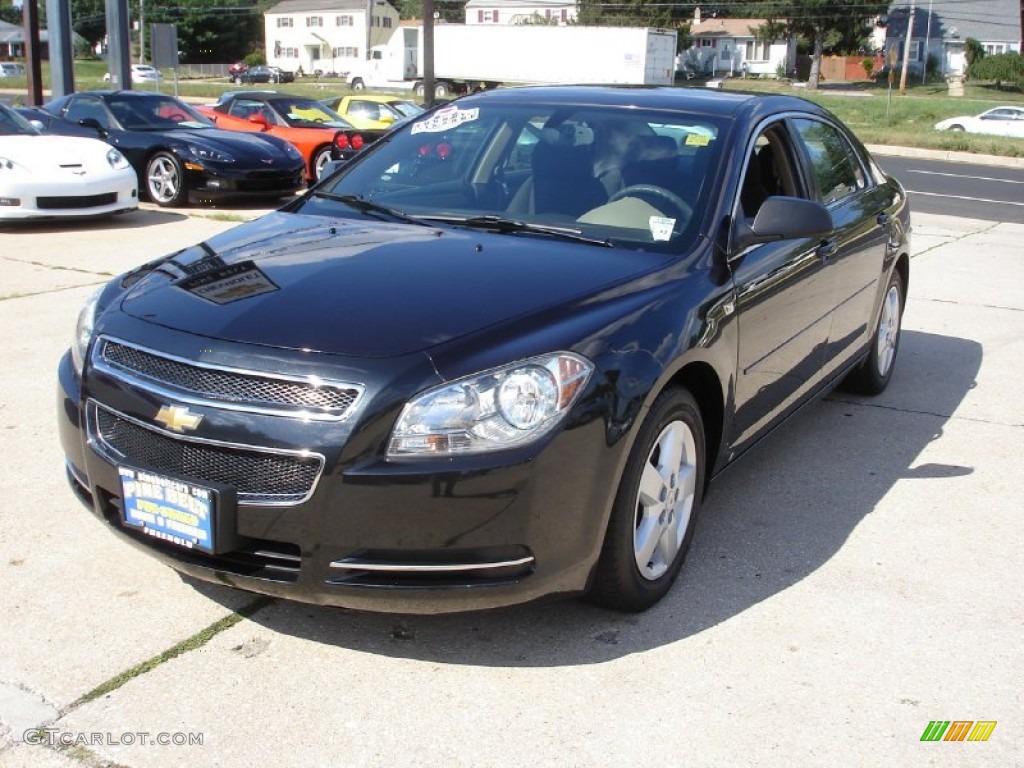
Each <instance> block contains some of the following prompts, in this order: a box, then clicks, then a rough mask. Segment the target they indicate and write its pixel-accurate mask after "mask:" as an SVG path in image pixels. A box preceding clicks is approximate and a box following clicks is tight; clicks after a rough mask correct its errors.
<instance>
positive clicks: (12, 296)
mask: <svg viewBox="0 0 1024 768" xmlns="http://www.w3.org/2000/svg"><path fill="white" fill-rule="evenodd" d="M106 283H107V281H106V279H104V280H101V281H99V282H96V283H79V284H78V285H65V286H63V287H61V288H48V289H47V290H45V291H32V292H29V293H8V294H7V295H6V296H0V301H9V300H10V299H30V298H32V297H33V296H48V295H50V294H51V293H61V292H62V291H73V290H75V289H76V288H89V287H90V286H93V285H106Z"/></svg>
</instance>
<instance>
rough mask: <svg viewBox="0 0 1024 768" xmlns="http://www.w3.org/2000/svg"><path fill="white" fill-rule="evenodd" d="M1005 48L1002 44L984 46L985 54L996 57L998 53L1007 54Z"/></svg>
mask: <svg viewBox="0 0 1024 768" xmlns="http://www.w3.org/2000/svg"><path fill="white" fill-rule="evenodd" d="M1006 48H1007V46H1006V45H1004V44H1003V43H988V44H987V45H985V54H986V55H988V56H998V55H999V54H1000V53H1007V50H1006Z"/></svg>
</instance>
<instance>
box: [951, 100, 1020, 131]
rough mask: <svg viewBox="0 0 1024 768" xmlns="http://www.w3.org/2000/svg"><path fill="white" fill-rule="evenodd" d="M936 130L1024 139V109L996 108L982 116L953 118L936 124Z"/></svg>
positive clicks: (983, 113)
mask: <svg viewBox="0 0 1024 768" xmlns="http://www.w3.org/2000/svg"><path fill="white" fill-rule="evenodd" d="M935 129H936V130H939V131H966V132H967V133H985V134H988V135H990V136H1019V137H1022V138H1024V107H995V108H994V109H990V110H988V111H987V112H982V113H981V114H980V115H970V116H961V117H951V118H949V119H947V120H942V121H940V122H938V123H936V124H935Z"/></svg>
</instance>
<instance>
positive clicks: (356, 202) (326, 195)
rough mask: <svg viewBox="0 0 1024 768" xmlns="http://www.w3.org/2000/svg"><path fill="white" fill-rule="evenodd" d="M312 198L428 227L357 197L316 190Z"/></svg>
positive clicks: (411, 218)
mask: <svg viewBox="0 0 1024 768" xmlns="http://www.w3.org/2000/svg"><path fill="white" fill-rule="evenodd" d="M312 196H313V197H320V198H323V199H324V200H333V201H335V202H338V203H344V204H345V205H348V206H351V207H352V208H355V209H356V210H357V211H359V212H360V213H365V214H367V215H371V216H376V217H377V218H383V217H387V218H389V219H394V220H397V221H402V222H405V223H406V224H418V225H419V226H421V227H429V226H430V225H429V224H428V223H427V222H425V221H420V220H419V219H418V218H413V217H412V216H407V215H406V214H405V213H403V212H402V211H399V210H396V209H394V208H389V207H388V206H386V205H381V204H380V203H375V202H373V201H372V200H366V199H364V198H362V197H360V196H359V195H335V194H333V193H332V192H321V191H319V190H317V191H314V192H313V195H312Z"/></svg>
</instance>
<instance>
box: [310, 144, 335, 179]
mask: <svg viewBox="0 0 1024 768" xmlns="http://www.w3.org/2000/svg"><path fill="white" fill-rule="evenodd" d="M329 162H331V148H330V147H321V148H320V149H318V150H317V151H316V154H315V155H313V181H320V176H322V175H323V172H324V166H325V165H327V164H328V163H329Z"/></svg>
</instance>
